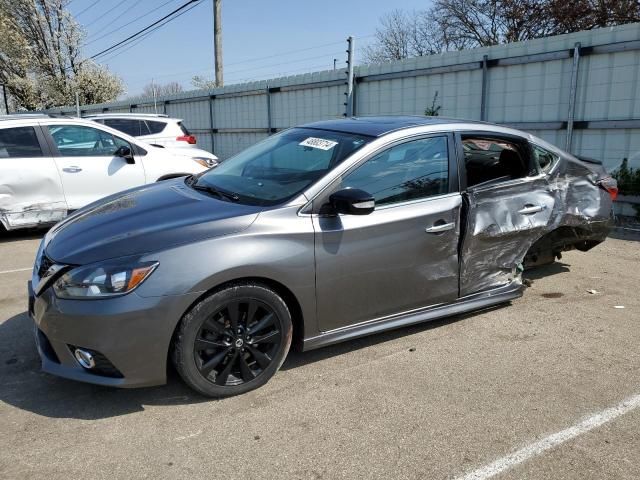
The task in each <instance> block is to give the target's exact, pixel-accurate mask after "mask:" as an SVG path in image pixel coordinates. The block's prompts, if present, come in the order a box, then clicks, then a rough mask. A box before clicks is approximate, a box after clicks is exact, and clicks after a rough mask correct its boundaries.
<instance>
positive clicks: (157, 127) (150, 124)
mask: <svg viewBox="0 0 640 480" xmlns="http://www.w3.org/2000/svg"><path fill="white" fill-rule="evenodd" d="M146 123H147V128H148V129H149V132H151V135H155V134H156V133H160V132H162V131H163V130H164V127H166V126H167V124H166V123H164V122H156V121H154V120H146Z"/></svg>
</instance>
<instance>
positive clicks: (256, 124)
mask: <svg viewBox="0 0 640 480" xmlns="http://www.w3.org/2000/svg"><path fill="white" fill-rule="evenodd" d="M576 45H579V46H580V47H581V50H580V56H579V68H578V77H577V90H576V91H577V94H576V102H575V108H574V120H575V124H574V130H573V139H572V147H571V151H572V152H574V153H577V154H582V155H587V156H592V157H596V158H600V159H603V160H605V162H606V164H607V166H609V167H615V166H616V165H617V164H619V162H620V161H621V159H622V158H630V159H634V158H635V159H637V160H635V161H636V162H637V163H639V164H640V145H639V142H640V140H639V138H640V128H639V127H638V125H640V24H639V23H636V24H628V25H622V26H618V27H612V28H603V29H596V30H591V31H585V32H576V33H572V34H567V35H559V36H555V37H548V38H542V39H536V40H531V41H526V42H517V43H512V44H506V45H497V46H493V47H485V48H477V49H472V50H463V51H457V52H445V53H442V54H439V55H430V56H425V57H417V58H411V59H406V60H402V61H397V62H392V63H387V64H382V65H370V66H357V67H355V76H356V78H355V80H356V84H355V109H356V114H357V115H382V114H418V115H421V114H424V113H425V110H426V109H427V108H430V107H431V105H432V103H433V100H434V96H435V94H436V92H437V93H438V96H437V98H436V100H435V106H436V107H437V106H440V107H441V109H440V111H439V114H440V115H442V116H449V117H457V118H468V119H480V118H481V108H482V104H483V91H484V92H486V96H485V103H484V104H485V118H486V119H487V120H488V121H490V122H494V123H504V124H518V126H519V127H520V128H522V129H525V130H526V129H529V131H531V132H532V133H534V134H536V135H537V136H540V137H542V138H544V139H546V140H548V141H550V142H552V143H554V144H556V145H558V146H560V147H561V148H564V147H565V143H566V139H567V131H568V123H569V121H570V115H569V108H570V92H571V78H572V69H573V65H574V59H573V58H572V56H573V52H574V47H575V46H576ZM483 58H486V61H487V62H486V67H487V69H486V74H485V73H484V72H483V69H482V66H483ZM345 82H346V76H345V70H344V69H341V70H335V71H323V72H313V73H307V74H302V75H296V76H289V77H282V78H276V79H271V80H268V81H259V82H253V83H247V84H241V85H229V86H226V87H224V88H215V89H212V90H200V91H193V92H182V93H179V94H176V95H171V96H166V97H159V98H158V99H157V110H158V112H160V113H163V112H166V113H167V114H168V115H170V116H174V117H178V118H183V119H184V123H185V125H186V126H187V128H189V129H190V130H192V131H193V132H194V133H195V134H196V135H197V137H198V146H200V147H202V148H206V149H213V151H214V153H216V154H217V155H218V156H219V157H220V158H222V159H224V158H227V157H228V156H230V155H233V154H235V153H237V152H238V151H240V150H242V149H243V148H245V147H247V146H249V145H251V144H253V143H255V142H256V141H258V140H260V139H262V138H265V137H266V135H267V132H268V127H271V128H272V129H283V128H288V127H291V126H294V125H298V124H302V123H306V122H312V121H316V120H322V119H328V118H336V117H341V116H343V115H344V113H345V105H344V103H345V101H346V97H345V92H346V85H345ZM483 82H484V88H483ZM267 89H269V91H270V93H269V95H267ZM211 97H213V100H210V98H211ZM268 100H270V101H268ZM211 101H212V102H213V103H212V105H213V107H212V110H211V103H210V102H211ZM268 105H270V110H269V108H268ZM130 108H131V110H132V111H133V112H144V113H153V112H154V111H155V109H154V106H153V102H152V100H151V99H149V98H134V99H130V100H126V101H119V102H113V103H110V104H100V105H90V106H84V107H82V111H83V113H97V112H102V111H108V112H129V110H130ZM50 111H51V112H52V113H60V112H64V113H67V114H69V115H74V114H75V108H73V107H62V108H55V109H51V110H50ZM212 116H213V129H214V131H213V132H211V128H212V124H211V123H212ZM269 119H270V120H271V123H269ZM594 121H597V122H598V123H595V124H594V123H592V124H589V122H594ZM603 121H604V123H602V122H603ZM612 121H626V122H629V121H631V122H632V123H619V122H618V123H616V122H612ZM627 125H628V126H627ZM635 166H640V165H635Z"/></svg>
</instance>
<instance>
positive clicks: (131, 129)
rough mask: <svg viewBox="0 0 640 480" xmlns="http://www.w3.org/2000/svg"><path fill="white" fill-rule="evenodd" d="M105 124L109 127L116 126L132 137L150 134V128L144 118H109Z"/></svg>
mask: <svg viewBox="0 0 640 480" xmlns="http://www.w3.org/2000/svg"><path fill="white" fill-rule="evenodd" d="M104 124H105V125H106V126H108V127H111V128H115V129H116V130H120V131H121V132H124V133H126V134H127V135H131V136H132V137H140V136H142V135H149V130H148V129H147V125H146V124H145V123H144V120H135V119H133V118H107V119H105V120H104Z"/></svg>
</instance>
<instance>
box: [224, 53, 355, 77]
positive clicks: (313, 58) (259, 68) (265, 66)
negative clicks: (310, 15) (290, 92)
mask: <svg viewBox="0 0 640 480" xmlns="http://www.w3.org/2000/svg"><path fill="white" fill-rule="evenodd" d="M342 53H343V52H337V53H326V54H324V55H318V56H315V57H305V58H301V59H300V60H288V61H286V62H280V63H272V64H269V65H261V66H258V67H251V68H244V69H241V70H231V71H230V72H228V73H230V74H231V73H240V72H248V71H251V70H262V69H264V68H270V67H279V66H280V65H290V64H292V63H300V62H306V61H307V60H316V59H318V58H326V57H329V56H330V57H331V59H332V60H333V59H334V58H335V57H336V56H337V55H340V54H342Z"/></svg>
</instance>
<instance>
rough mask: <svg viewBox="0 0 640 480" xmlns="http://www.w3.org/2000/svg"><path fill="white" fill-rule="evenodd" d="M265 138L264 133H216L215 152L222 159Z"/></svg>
mask: <svg viewBox="0 0 640 480" xmlns="http://www.w3.org/2000/svg"><path fill="white" fill-rule="evenodd" d="M265 138H267V134H266V133H250V132H247V133H216V134H215V135H214V142H215V154H216V155H217V156H218V157H219V158H222V159H225V158H229V157H231V156H232V155H235V154H236V153H238V152H240V151H242V150H244V149H245V148H247V147H250V146H251V145H253V144H254V143H257V142H259V141H260V140H264V139H265Z"/></svg>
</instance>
